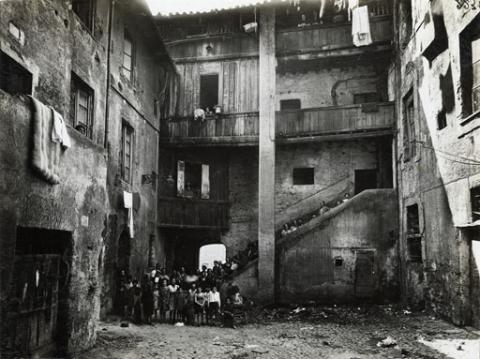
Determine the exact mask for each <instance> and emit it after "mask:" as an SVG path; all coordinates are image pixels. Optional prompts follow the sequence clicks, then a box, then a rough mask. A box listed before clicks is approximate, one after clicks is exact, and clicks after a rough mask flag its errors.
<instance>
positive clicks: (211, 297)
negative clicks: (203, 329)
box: [207, 286, 221, 321]
mask: <svg viewBox="0 0 480 359" xmlns="http://www.w3.org/2000/svg"><path fill="white" fill-rule="evenodd" d="M207 298H208V317H207V321H211V320H212V319H215V320H217V318H218V314H219V312H220V306H221V301H220V293H219V292H218V291H217V287H215V286H214V287H213V288H212V290H211V291H209V292H208V295H207Z"/></svg>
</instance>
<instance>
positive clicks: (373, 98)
mask: <svg viewBox="0 0 480 359" xmlns="http://www.w3.org/2000/svg"><path fill="white" fill-rule="evenodd" d="M372 102H378V94H377V93H376V92H365V93H357V94H354V95H353V103H354V104H355V105H358V104H362V103H372Z"/></svg>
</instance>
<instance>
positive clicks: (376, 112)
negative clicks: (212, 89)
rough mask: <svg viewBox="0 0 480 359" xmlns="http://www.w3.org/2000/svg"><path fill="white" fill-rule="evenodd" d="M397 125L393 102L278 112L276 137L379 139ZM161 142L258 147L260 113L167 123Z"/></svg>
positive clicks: (288, 140) (295, 138)
mask: <svg viewBox="0 0 480 359" xmlns="http://www.w3.org/2000/svg"><path fill="white" fill-rule="evenodd" d="M393 122H394V106H393V103H390V102H387V103H373V104H364V105H350V106H333V107H320V108H310V109H303V110H289V111H278V112H277V114H276V135H277V142H278V143H282V142H293V141H302V140H312V139H313V140H321V138H322V137H325V138H327V137H328V138H329V139H330V138H333V139H335V137H337V138H339V139H340V138H341V137H342V136H343V137H365V136H369V135H374V136H375V135H379V134H385V132H387V133H391V131H392V128H393ZM161 141H162V143H163V144H164V145H174V146H177V145H178V146H207V145H210V146H218V145H238V146H245V145H257V144H258V112H249V113H239V114H229V115H220V116H212V117H209V118H207V119H205V120H204V121H199V120H194V119H193V117H191V118H180V119H174V120H169V121H165V122H164V123H163V126H162V131H161Z"/></svg>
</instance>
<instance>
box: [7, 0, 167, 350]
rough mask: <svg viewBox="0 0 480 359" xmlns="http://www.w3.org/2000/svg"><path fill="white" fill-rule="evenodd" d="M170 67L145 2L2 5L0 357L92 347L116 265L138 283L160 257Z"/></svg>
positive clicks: (43, 0) (47, 0) (53, 0)
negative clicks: (162, 145)
mask: <svg viewBox="0 0 480 359" xmlns="http://www.w3.org/2000/svg"><path fill="white" fill-rule="evenodd" d="M174 73H175V70H174V68H173V67H172V64H171V62H170V60H169V58H168V56H167V54H166V52H165V49H164V47H163V45H162V42H161V39H160V37H159V36H158V34H157V32H156V27H155V26H154V23H153V20H152V18H151V15H150V13H149V9H148V7H147V5H146V3H144V2H143V1H107V0H97V1H94V0H91V1H75V0H72V1H60V0H38V1H37V0H35V1H33V0H32V1H26V0H25V1H2V2H1V4H0V119H1V124H2V127H3V130H2V131H1V135H0V136H1V138H0V152H1V169H2V170H1V171H0V172H1V181H0V183H1V199H2V201H1V205H0V208H1V210H0V213H1V215H0V232H1V233H2V234H1V241H0V253H1V309H2V314H1V319H0V322H1V324H2V332H1V338H2V354H5V355H8V354H12V355H14V353H17V354H18V353H24V354H26V353H40V354H41V353H48V352H52V350H58V351H60V352H67V351H68V352H70V353H75V352H77V351H79V350H81V349H84V348H87V347H90V346H92V345H93V343H94V341H95V337H96V334H95V329H96V322H97V321H98V319H99V315H100V311H101V304H103V306H102V308H103V309H104V311H105V312H106V311H108V310H110V309H111V307H112V300H111V298H112V297H113V294H112V292H113V291H114V290H115V283H114V281H115V280H114V278H115V273H116V271H117V268H118V267H119V266H124V267H127V268H130V269H131V270H132V272H136V273H137V275H138V274H139V273H141V271H142V270H143V267H145V266H147V264H148V261H149V256H152V257H153V258H152V259H151V260H152V261H153V260H154V259H155V258H154V257H155V255H156V253H159V251H158V250H157V251H155V248H158V247H159V244H158V240H157V234H156V230H155V228H156V227H155V225H154V223H155V220H156V210H157V206H156V184H157V182H156V174H157V173H158V169H157V166H158V157H157V154H158V150H157V146H158V133H159V119H160V117H161V116H162V114H163V113H165V111H167V109H166V108H167V107H166V103H167V101H168V95H166V94H165V93H166V91H165V82H166V80H165V79H166V78H168V77H169V76H173V77H174ZM29 96H31V97H33V98H35V99H36V100H35V101H38V102H35V104H36V105H35V106H33V104H32V103H31V102H32V100H30V98H29ZM61 117H63V119H64V120H63V121H62V120H61ZM63 123H66V125H63V126H61V125H62V124H63ZM54 125H55V126H57V125H58V126H59V128H60V129H63V130H62V131H63V132H62V131H59V132H57V131H56V127H54ZM52 128H55V131H56V132H55V133H56V134H59V138H58V139H56V141H55V142H54V141H53V140H50V133H52V136H53V130H52ZM52 138H53V137H52ZM123 191H126V192H128V193H129V194H131V195H132V198H133V199H134V200H133V201H132V202H133V203H134V206H133V207H134V208H132V210H131V212H132V216H133V220H134V221H133V223H134V225H133V227H134V228H133V230H134V233H132V235H130V233H128V234H127V235H126V234H125V233H126V232H124V230H125V228H127V227H129V226H127V225H126V223H127V217H128V210H127V209H125V207H126V206H125V203H124V200H123ZM120 194H121V195H120ZM130 237H133V238H130ZM122 241H123V242H122ZM124 242H126V243H127V244H128V246H125V245H123V247H122V243H124ZM119 247H121V248H122V250H119V249H118V248H119ZM133 251H135V252H136V253H138V254H137V255H136V256H130V253H131V252H133ZM117 252H120V253H119V254H118V255H117ZM140 268H142V269H140ZM104 274H105V275H104ZM101 297H102V299H103V300H102V301H101V300H100V298H101ZM55 347H56V348H55Z"/></svg>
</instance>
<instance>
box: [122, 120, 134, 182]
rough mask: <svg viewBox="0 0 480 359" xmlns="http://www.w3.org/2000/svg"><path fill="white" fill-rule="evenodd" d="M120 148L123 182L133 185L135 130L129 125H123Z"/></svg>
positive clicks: (124, 123)
mask: <svg viewBox="0 0 480 359" xmlns="http://www.w3.org/2000/svg"><path fill="white" fill-rule="evenodd" d="M121 141H122V143H121V146H120V159H121V176H122V180H124V181H125V182H127V183H131V180H132V163H133V128H132V126H130V125H129V124H128V123H126V122H123V123H122V138H121Z"/></svg>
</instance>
